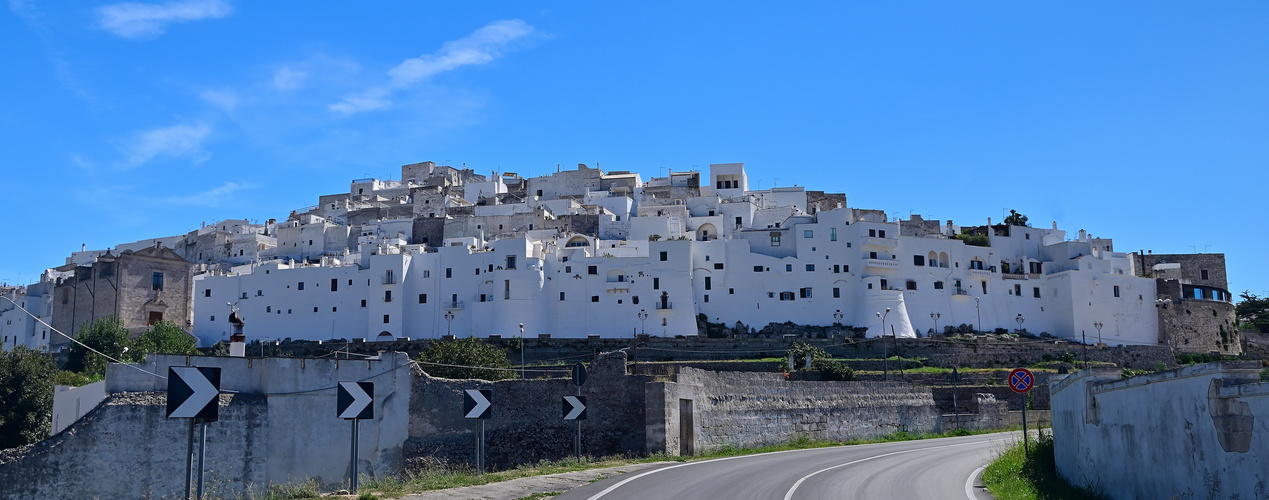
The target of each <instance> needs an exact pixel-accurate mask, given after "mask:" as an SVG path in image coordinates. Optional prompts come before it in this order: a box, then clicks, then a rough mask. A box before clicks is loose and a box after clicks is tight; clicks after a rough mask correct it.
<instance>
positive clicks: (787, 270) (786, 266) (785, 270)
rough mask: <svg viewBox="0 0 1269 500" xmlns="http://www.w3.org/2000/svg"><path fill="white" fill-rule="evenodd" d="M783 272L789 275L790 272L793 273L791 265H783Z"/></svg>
mask: <svg viewBox="0 0 1269 500" xmlns="http://www.w3.org/2000/svg"><path fill="white" fill-rule="evenodd" d="M784 272H786V273H791V272H793V264H785V265H784Z"/></svg>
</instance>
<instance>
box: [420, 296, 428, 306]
mask: <svg viewBox="0 0 1269 500" xmlns="http://www.w3.org/2000/svg"><path fill="white" fill-rule="evenodd" d="M419 303H420V304H426V303H427V294H426V293H420V294H419Z"/></svg>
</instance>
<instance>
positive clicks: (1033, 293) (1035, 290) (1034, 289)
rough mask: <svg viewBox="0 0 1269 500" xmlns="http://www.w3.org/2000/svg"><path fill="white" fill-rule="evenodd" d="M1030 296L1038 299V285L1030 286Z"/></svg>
mask: <svg viewBox="0 0 1269 500" xmlns="http://www.w3.org/2000/svg"><path fill="white" fill-rule="evenodd" d="M1031 296H1032V297H1035V298H1037V299H1038V298H1040V287H1038V286H1037V287H1032V288H1031Z"/></svg>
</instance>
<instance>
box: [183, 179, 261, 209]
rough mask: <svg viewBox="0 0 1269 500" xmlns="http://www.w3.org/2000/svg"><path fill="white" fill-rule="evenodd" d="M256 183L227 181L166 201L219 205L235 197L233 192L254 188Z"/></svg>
mask: <svg viewBox="0 0 1269 500" xmlns="http://www.w3.org/2000/svg"><path fill="white" fill-rule="evenodd" d="M255 187H256V185H254V184H239V183H237V182H226V183H224V184H221V185H219V186H216V187H214V188H211V189H208V190H206V191H200V192H197V193H192V194H188V195H184V196H172V197H168V198H165V199H164V200H163V201H164V203H167V204H171V205H203V206H218V205H221V204H222V203H224V202H226V201H230V200H232V198H233V194H234V193H236V192H238V191H242V190H244V189H253V188H255Z"/></svg>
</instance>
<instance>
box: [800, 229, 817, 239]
mask: <svg viewBox="0 0 1269 500" xmlns="http://www.w3.org/2000/svg"><path fill="white" fill-rule="evenodd" d="M802 237H803V238H814V237H815V231H812V230H810V229H807V230H805V231H802Z"/></svg>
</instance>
